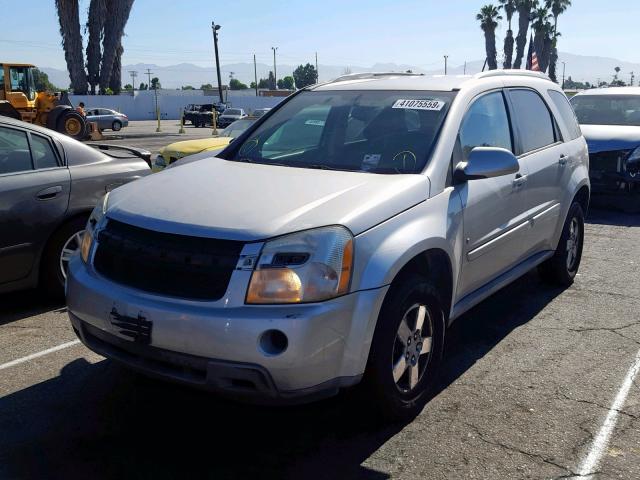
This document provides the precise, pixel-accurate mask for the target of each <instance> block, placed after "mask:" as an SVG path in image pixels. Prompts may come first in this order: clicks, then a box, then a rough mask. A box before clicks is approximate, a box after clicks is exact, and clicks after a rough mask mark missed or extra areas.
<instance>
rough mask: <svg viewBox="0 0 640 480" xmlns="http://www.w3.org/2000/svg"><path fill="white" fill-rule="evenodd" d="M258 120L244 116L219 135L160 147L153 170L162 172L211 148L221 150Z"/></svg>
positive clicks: (152, 166)
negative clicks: (182, 159) (183, 159)
mask: <svg viewBox="0 0 640 480" xmlns="http://www.w3.org/2000/svg"><path fill="white" fill-rule="evenodd" d="M255 121H256V119H255V118H244V119H242V120H238V121H236V122H233V123H232V124H231V125H229V126H228V127H227V128H225V129H224V130H222V132H220V136H219V137H210V138H200V139H197V140H183V141H182V142H175V143H172V144H170V145H167V146H166V147H162V148H161V149H160V153H159V154H158V156H157V157H156V158H155V160H154V161H153V165H151V171H153V172H160V171H162V170H164V169H165V168H166V167H168V166H169V165H171V164H172V163H174V162H175V161H177V160H179V159H181V158H182V157H186V156H187V155H194V154H196V153H200V152H207V151H210V150H221V149H223V148H224V147H226V146H227V145H229V143H231V140H233V139H234V138H237V137H238V136H239V135H240V134H242V133H243V132H244V131H245V130H246V129H247V128H249V127H250V126H251V125H253V123H254V122H255Z"/></svg>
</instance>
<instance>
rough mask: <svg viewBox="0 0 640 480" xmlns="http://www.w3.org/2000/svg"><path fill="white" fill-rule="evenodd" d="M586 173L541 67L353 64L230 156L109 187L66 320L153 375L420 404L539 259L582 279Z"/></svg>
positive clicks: (245, 138)
mask: <svg viewBox="0 0 640 480" xmlns="http://www.w3.org/2000/svg"><path fill="white" fill-rule="evenodd" d="M589 188H590V187H589V177H588V156H587V147H586V143H585V140H584V138H583V137H582V134H581V133H580V128H579V127H578V125H577V123H576V119H575V117H574V114H573V111H572V109H571V107H570V105H569V103H568V101H567V98H566V97H565V96H564V94H563V93H562V91H561V90H560V88H559V87H558V86H557V85H556V84H554V83H552V82H550V81H549V80H548V79H546V77H544V76H542V75H540V74H535V73H527V72H522V71H511V72H500V71H493V72H489V73H484V74H480V75H476V76H474V77H469V76H460V77H456V76H446V77H425V76H418V75H402V74H367V75H352V76H348V77H346V78H345V77H343V78H341V79H339V80H338V81H335V82H331V83H326V84H322V85H317V86H314V87H310V88H306V89H303V90H301V91H300V92H298V93H297V94H295V95H292V96H291V97H289V98H288V99H287V100H285V101H284V102H282V103H281V104H280V105H279V106H278V107H276V108H275V109H274V110H273V111H271V112H270V113H269V114H268V115H266V116H265V117H262V118H261V119H259V120H258V121H257V122H256V123H255V124H254V125H253V126H252V127H250V128H249V129H248V130H247V131H246V132H245V133H243V134H242V135H241V136H239V137H238V138H237V139H236V140H235V141H234V142H233V143H232V144H231V145H230V146H229V147H227V148H226V149H225V150H224V151H222V152H221V153H220V154H219V155H218V156H217V157H209V158H205V159H201V160H198V161H195V162H192V163H189V164H186V165H184V166H182V167H180V168H176V169H172V170H170V171H166V172H163V173H160V174H158V175H154V176H152V177H148V178H145V179H142V180H140V181H138V182H135V183H134V184H131V185H125V186H123V187H120V188H118V189H116V190H114V191H113V192H111V194H110V195H109V196H108V197H106V198H105V199H104V202H102V203H101V204H100V205H99V206H98V207H97V208H96V209H95V211H94V212H93V215H92V217H91V219H90V221H89V223H88V225H87V228H86V233H85V236H84V239H83V242H82V252H81V255H79V256H77V258H75V259H74V260H73V261H72V262H71V265H70V268H69V275H68V282H67V290H68V292H67V299H68V305H69V316H70V317H71V322H72V323H73V327H74V328H75V330H76V332H77V334H78V336H79V337H80V338H81V340H82V341H83V342H84V343H85V344H86V345H87V346H88V347H89V348H90V349H92V350H94V351H96V352H98V353H100V354H102V355H104V356H106V357H109V358H112V359H114V360H118V361H120V362H123V363H125V364H127V365H129V366H130V367H133V368H135V369H138V370H141V371H143V372H146V373H148V374H151V375H156V376H160V377H163V378H166V379H172V380H177V381H180V382H185V383H188V384H191V385H197V386H202V387H207V388H209V389H212V390H215V391H218V392H222V393H226V394H231V395H236V396H244V397H249V398H253V399H254V400H261V401H273V402H290V401H303V400H311V399H315V398H318V397H322V396H326V395H330V394H333V393H336V392H337V391H338V390H339V389H341V388H345V387H350V386H353V385H356V384H359V383H361V382H362V384H363V387H364V388H366V389H368V390H369V392H368V395H369V396H368V397H367V398H370V399H371V401H372V403H374V404H375V405H376V406H378V407H379V408H380V409H381V410H382V411H383V412H385V413H387V414H389V415H391V416H396V417H398V416H404V415H413V414H415V413H417V412H418V411H419V409H420V408H421V407H422V405H423V403H424V402H425V401H426V399H427V398H428V395H429V391H430V389H431V388H432V387H433V386H434V383H435V381H436V376H437V372H438V369H439V364H440V361H441V357H442V353H443V347H444V342H445V334H446V331H447V327H448V326H449V325H450V324H451V322H452V321H453V320H455V319H456V318H458V317H459V316H460V315H461V314H463V313H464V312H465V311H467V310H469V309H470V308H471V307H473V306H474V305H476V304H477V303H479V302H480V301H482V300H483V299H485V298H487V297H488V296H490V295H491V294H492V293H493V292H495V291H496V290H498V289H499V288H501V287H503V286H505V285H506V284H508V283H509V282H512V281H513V280H515V279H516V278H518V277H520V276H521V275H523V274H524V273H525V272H527V271H528V270H530V269H532V268H534V267H539V270H540V273H541V274H542V275H543V276H544V278H546V279H548V280H550V281H553V282H556V283H559V284H561V285H569V284H571V282H572V281H573V278H574V276H575V275H576V272H577V270H578V266H579V264H580V257H581V253H582V245H583V232H584V228H583V227H584V223H583V221H584V214H585V212H586V209H587V206H588V202H589Z"/></svg>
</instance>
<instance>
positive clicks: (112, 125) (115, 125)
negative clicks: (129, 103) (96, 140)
mask: <svg viewBox="0 0 640 480" xmlns="http://www.w3.org/2000/svg"><path fill="white" fill-rule="evenodd" d="M85 110H86V112H87V122H96V123H97V124H98V128H99V129H100V130H113V131H114V132H118V131H120V130H121V129H122V128H123V127H127V126H128V125H129V117H127V116H126V115H125V114H124V113H120V112H116V111H115V110H111V109H109V108H87V109H85Z"/></svg>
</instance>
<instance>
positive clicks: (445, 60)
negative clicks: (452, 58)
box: [444, 55, 449, 75]
mask: <svg viewBox="0 0 640 480" xmlns="http://www.w3.org/2000/svg"><path fill="white" fill-rule="evenodd" d="M447 60H449V55H445V56H444V74H445V75H446V74H447Z"/></svg>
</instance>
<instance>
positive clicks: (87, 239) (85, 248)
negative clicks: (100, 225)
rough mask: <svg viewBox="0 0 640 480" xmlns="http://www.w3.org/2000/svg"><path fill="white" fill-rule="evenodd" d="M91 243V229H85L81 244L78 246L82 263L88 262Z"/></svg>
mask: <svg viewBox="0 0 640 480" xmlns="http://www.w3.org/2000/svg"><path fill="white" fill-rule="evenodd" d="M92 243H93V231H91V230H89V229H86V230H85V231H84V234H83V235H82V245H81V246H80V255H81V256H82V261H83V262H84V263H88V262H89V252H90V251H91V244H92Z"/></svg>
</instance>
